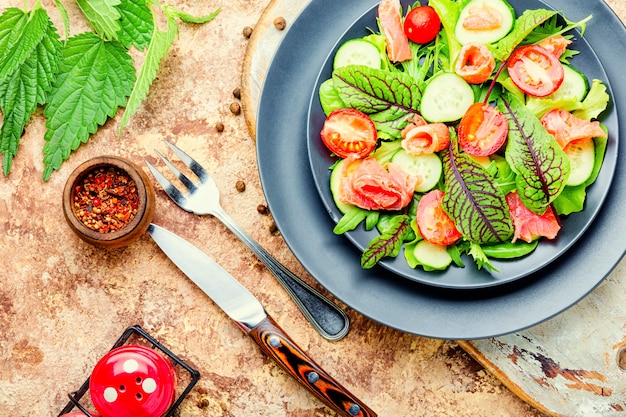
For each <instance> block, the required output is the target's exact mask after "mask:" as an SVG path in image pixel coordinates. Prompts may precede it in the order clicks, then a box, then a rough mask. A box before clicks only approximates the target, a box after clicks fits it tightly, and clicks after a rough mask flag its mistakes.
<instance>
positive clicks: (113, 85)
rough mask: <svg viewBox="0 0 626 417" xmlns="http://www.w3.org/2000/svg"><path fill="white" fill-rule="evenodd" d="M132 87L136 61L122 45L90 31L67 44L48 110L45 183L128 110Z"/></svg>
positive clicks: (63, 51) (75, 37)
mask: <svg viewBox="0 0 626 417" xmlns="http://www.w3.org/2000/svg"><path fill="white" fill-rule="evenodd" d="M134 82H135V68H134V66H133V60H132V58H131V57H130V55H129V54H128V51H127V50H126V48H124V46H123V45H122V44H121V43H119V42H117V41H104V40H102V39H101V38H99V37H98V36H96V35H95V34H93V33H90V32H87V33H83V34H80V35H77V36H74V37H72V38H70V39H68V40H67V43H66V44H65V46H64V47H63V48H62V57H61V63H60V66H59V75H58V76H57V78H56V80H55V82H54V84H53V86H52V91H51V92H50V98H49V100H48V104H47V106H46V108H45V110H44V115H45V116H46V118H47V120H46V127H47V131H46V133H45V135H44V139H45V141H46V143H45V145H44V148H43V153H44V164H45V168H44V172H43V178H44V180H48V179H49V178H50V175H51V174H52V172H53V171H54V170H56V169H59V167H60V166H61V163H62V162H63V161H64V160H66V159H67V158H68V157H69V155H70V153H71V152H72V151H74V150H76V149H77V148H78V146H79V145H80V144H81V143H85V142H87V140H88V139H89V136H90V135H91V134H92V133H95V131H96V130H97V128H98V126H101V125H103V124H104V123H105V122H106V120H107V118H109V117H113V116H114V115H115V113H116V111H117V109H118V107H121V106H124V104H125V103H126V99H127V97H128V96H129V95H130V93H131V91H132V88H133V83H134Z"/></svg>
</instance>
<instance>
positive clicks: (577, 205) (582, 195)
mask: <svg viewBox="0 0 626 417" xmlns="http://www.w3.org/2000/svg"><path fill="white" fill-rule="evenodd" d="M607 143H608V138H593V144H594V152H595V159H594V164H593V171H592V172H591V175H590V176H589V178H587V181H585V182H584V183H582V184H580V185H577V186H575V187H570V186H566V187H565V188H564V189H563V192H561V194H559V196H558V197H557V199H556V200H554V208H555V210H556V212H557V213H558V214H559V215H561V216H566V215H568V214H572V213H577V212H579V211H582V210H583V209H584V208H585V199H586V198H587V191H586V190H587V187H589V186H590V185H591V184H593V183H594V182H595V181H596V179H597V178H598V175H599V174H600V169H601V168H602V163H603V162H604V155H605V153H606V146H607Z"/></svg>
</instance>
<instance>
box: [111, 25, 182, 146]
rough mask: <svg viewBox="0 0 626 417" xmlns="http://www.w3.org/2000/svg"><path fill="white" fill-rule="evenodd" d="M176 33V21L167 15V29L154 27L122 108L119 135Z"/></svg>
mask: <svg viewBox="0 0 626 417" xmlns="http://www.w3.org/2000/svg"><path fill="white" fill-rule="evenodd" d="M177 34H178V25H177V24H176V21H175V20H174V19H173V18H171V17H168V18H167V31H166V32H163V31H160V30H158V28H157V27H156V26H155V27H154V33H153V34H152V39H151V40H150V45H148V51H147V53H146V57H145V60H144V63H143V65H142V66H141V69H140V70H139V74H138V75H137V82H136V83H135V86H134V88H133V90H132V92H131V94H130V98H129V99H128V104H127V105H126V109H125V110H124V115H123V116H122V120H121V122H120V130H119V135H120V136H121V135H122V131H123V129H124V127H125V126H126V125H127V124H128V122H129V120H130V118H131V117H132V116H133V115H134V114H135V112H136V111H137V109H138V108H139V106H140V105H141V103H142V102H143V100H144V99H145V98H146V96H147V95H148V91H149V90H150V86H151V85H152V82H153V81H154V79H155V78H156V74H157V70H158V69H159V64H160V63H161V59H163V57H164V56H165V55H167V51H168V50H169V48H170V46H171V45H172V43H173V42H174V38H175V37H176V35H177Z"/></svg>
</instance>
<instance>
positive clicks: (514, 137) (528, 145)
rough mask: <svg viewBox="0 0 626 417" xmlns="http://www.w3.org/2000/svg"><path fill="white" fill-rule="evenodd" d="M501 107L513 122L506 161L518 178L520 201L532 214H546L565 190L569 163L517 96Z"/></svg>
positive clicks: (508, 96) (506, 98)
mask: <svg viewBox="0 0 626 417" xmlns="http://www.w3.org/2000/svg"><path fill="white" fill-rule="evenodd" d="M498 107H499V108H500V111H502V113H504V115H505V116H506V117H507V119H508V121H509V140H508V143H507V147H506V160H507V162H508V163H509V165H510V166H511V168H512V169H513V171H515V173H516V174H517V177H516V183H517V191H518V193H519V196H520V199H521V200H522V202H523V203H524V205H525V206H526V207H527V208H528V209H529V210H531V211H532V212H534V213H537V214H543V213H544V212H545V211H546V209H547V208H548V206H549V205H550V204H551V203H552V202H553V201H554V200H555V199H556V198H557V197H558V196H559V194H560V193H561V191H563V188H564V187H565V183H566V182H567V178H568V177H569V174H570V165H569V159H568V158H567V155H566V154H565V152H563V150H562V149H561V147H560V146H559V144H558V143H557V142H556V140H555V139H554V137H553V136H552V135H550V134H549V133H548V132H547V131H546V129H545V128H544V127H543V125H542V124H541V122H540V121H539V119H537V117H535V116H534V115H533V114H532V113H531V112H530V111H529V110H528V109H527V107H526V106H525V105H524V104H523V103H522V102H521V101H520V100H519V99H518V98H517V97H515V96H514V95H513V94H510V93H507V94H504V95H503V96H502V98H501V99H500V100H499V101H498Z"/></svg>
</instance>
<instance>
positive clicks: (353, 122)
mask: <svg viewBox="0 0 626 417" xmlns="http://www.w3.org/2000/svg"><path fill="white" fill-rule="evenodd" d="M321 136H322V142H324V145H326V147H327V148H328V149H329V150H330V151H331V152H332V153H334V154H335V155H337V156H339V157H340V158H347V157H349V156H354V157H356V158H364V157H366V156H367V155H369V154H370V153H371V152H372V151H373V150H374V148H375V147H376V141H377V140H378V133H377V132H376V126H375V125H374V122H373V121H372V119H370V118H369V116H368V115H366V114H365V113H362V112H360V111H358V110H356V109H338V110H335V111H333V112H332V113H330V114H329V115H328V117H327V118H326V121H325V122H324V127H323V128H322V132H321Z"/></svg>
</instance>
